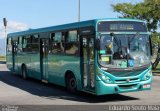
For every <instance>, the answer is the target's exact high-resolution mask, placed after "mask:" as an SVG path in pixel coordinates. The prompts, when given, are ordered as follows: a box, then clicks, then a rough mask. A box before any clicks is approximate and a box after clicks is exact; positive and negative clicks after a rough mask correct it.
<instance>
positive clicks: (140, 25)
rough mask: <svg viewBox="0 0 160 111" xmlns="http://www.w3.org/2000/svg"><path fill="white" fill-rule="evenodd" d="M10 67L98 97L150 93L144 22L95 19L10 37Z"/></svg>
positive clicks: (11, 34) (13, 70) (148, 44)
mask: <svg viewBox="0 0 160 111" xmlns="http://www.w3.org/2000/svg"><path fill="white" fill-rule="evenodd" d="M6 46H7V47H6V50H7V51H6V52H7V54H6V56H7V67H8V69H10V71H11V72H12V73H14V74H19V75H22V77H23V78H27V77H30V78H35V79H38V80H41V81H43V82H45V83H53V84H57V85H61V86H64V87H67V89H68V90H69V91H71V92H75V91H77V90H78V91H85V92H88V93H92V94H95V95H106V94H114V93H123V92H133V91H142V90H150V89H151V82H152V72H151V62H150V56H151V54H152V51H151V38H150V33H149V32H148V30H147V27H146V24H145V22H144V21H141V20H137V19H125V18H115V19H96V20H88V21H83V22H77V23H71V24H65V25H59V26H51V27H46V28H39V29H30V30H27V31H22V32H16V33H10V34H8V36H7V45H6Z"/></svg>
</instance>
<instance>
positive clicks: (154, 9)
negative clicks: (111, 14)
mask: <svg viewBox="0 0 160 111" xmlns="http://www.w3.org/2000/svg"><path fill="white" fill-rule="evenodd" d="M112 7H113V10H114V11H115V12H119V13H120V14H121V15H122V16H120V17H124V18H137V19H141V20H145V21H146V22H147V25H148V29H149V31H152V32H155V31H156V29H157V28H158V23H159V22H160V0H144V1H143V2H141V3H137V4H130V3H118V4H116V5H112Z"/></svg>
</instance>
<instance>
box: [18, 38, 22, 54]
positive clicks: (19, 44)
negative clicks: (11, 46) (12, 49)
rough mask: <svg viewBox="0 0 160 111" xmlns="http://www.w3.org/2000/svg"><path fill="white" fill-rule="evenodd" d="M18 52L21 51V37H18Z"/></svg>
mask: <svg viewBox="0 0 160 111" xmlns="http://www.w3.org/2000/svg"><path fill="white" fill-rule="evenodd" d="M17 51H18V52H21V51H22V36H20V37H18V49H17Z"/></svg>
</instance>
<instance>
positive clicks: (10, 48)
mask: <svg viewBox="0 0 160 111" xmlns="http://www.w3.org/2000/svg"><path fill="white" fill-rule="evenodd" d="M7 52H12V38H11V37H9V38H7Z"/></svg>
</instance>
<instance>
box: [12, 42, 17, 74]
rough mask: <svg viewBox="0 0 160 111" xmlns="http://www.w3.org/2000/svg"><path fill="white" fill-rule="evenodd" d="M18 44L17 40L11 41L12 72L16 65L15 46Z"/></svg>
mask: <svg viewBox="0 0 160 111" xmlns="http://www.w3.org/2000/svg"><path fill="white" fill-rule="evenodd" d="M17 45H18V44H17V41H13V42H12V65H13V69H12V71H13V72H15V70H16V65H17V60H16V59H17V58H16V56H17V47H18V46H17Z"/></svg>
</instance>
